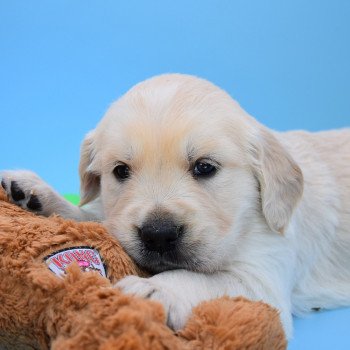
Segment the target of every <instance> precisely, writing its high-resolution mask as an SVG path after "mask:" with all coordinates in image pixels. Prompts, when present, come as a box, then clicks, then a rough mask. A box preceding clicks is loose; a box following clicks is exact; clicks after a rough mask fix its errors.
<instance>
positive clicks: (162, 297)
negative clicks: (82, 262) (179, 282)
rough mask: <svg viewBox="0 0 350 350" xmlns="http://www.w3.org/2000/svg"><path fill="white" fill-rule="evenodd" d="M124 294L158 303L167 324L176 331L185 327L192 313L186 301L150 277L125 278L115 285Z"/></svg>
mask: <svg viewBox="0 0 350 350" xmlns="http://www.w3.org/2000/svg"><path fill="white" fill-rule="evenodd" d="M115 286H116V287H117V288H120V289H121V290H122V291H123V292H124V293H128V294H133V295H135V296H138V297H141V298H145V299H151V300H154V301H158V302H160V303H161V304H162V305H163V307H164V309H165V312H166V315H167V324H168V326H169V327H170V328H172V329H173V330H175V331H177V330H179V329H181V328H183V327H184V326H185V323H186V322H187V319H188V317H189V315H190V313H191V311H192V306H191V304H190V303H189V301H187V300H183V299H182V298H180V297H179V296H178V295H177V294H176V292H175V291H174V290H172V289H171V288H170V287H169V286H166V285H164V284H163V283H162V282H160V281H159V280H157V279H154V278H152V277H150V278H142V277H138V276H127V277H125V278H123V279H122V280H120V281H119V282H118V283H117V284H116V285H115Z"/></svg>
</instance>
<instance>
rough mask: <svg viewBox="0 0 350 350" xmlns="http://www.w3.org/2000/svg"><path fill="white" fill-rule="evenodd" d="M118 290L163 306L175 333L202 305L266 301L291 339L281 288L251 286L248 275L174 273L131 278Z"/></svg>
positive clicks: (287, 305) (123, 282) (256, 284)
mask: <svg viewBox="0 0 350 350" xmlns="http://www.w3.org/2000/svg"><path fill="white" fill-rule="evenodd" d="M251 284H252V285H251ZM116 287H118V288H121V289H122V290H123V291H124V292H126V293H130V294H134V295H137V296H140V297H142V298H149V299H152V300H156V301H159V302H160V303H162V304H163V306H164V308H165V311H166V313H167V318H168V325H169V326H170V327H171V328H173V329H174V330H178V329H181V328H183V327H184V325H185V323H186V321H187V320H188V317H189V315H190V314H191V312H192V308H193V307H194V306H196V305H198V304H199V303H200V302H202V301H205V300H211V299H214V298H218V297H221V296H224V295H228V296H232V297H236V296H244V297H246V298H248V299H250V300H262V301H264V302H266V303H268V304H270V305H272V306H274V307H276V308H277V309H278V310H279V311H280V313H281V320H282V324H283V326H284V330H285V332H286V335H287V337H290V336H291V332H292V318H291V313H290V308H289V303H288V301H287V300H285V298H284V296H283V295H282V293H279V291H278V288H277V287H276V290H275V291H273V290H271V289H270V288H268V287H266V288H265V287H264V283H263V282H262V281H254V282H250V281H249V278H247V274H246V273H245V276H240V274H239V273H236V272H235V273H233V272H217V273H212V274H204V273H197V272H192V271H187V270H172V271H165V272H162V273H160V274H158V275H155V276H152V277H150V278H141V277H137V276H128V277H125V278H124V279H122V280H121V281H119V282H118V283H117V284H116Z"/></svg>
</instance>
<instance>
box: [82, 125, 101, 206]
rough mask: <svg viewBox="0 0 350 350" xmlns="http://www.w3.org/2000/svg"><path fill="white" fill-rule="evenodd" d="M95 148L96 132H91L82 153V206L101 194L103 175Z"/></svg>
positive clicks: (86, 138) (83, 145) (84, 143)
mask: <svg viewBox="0 0 350 350" xmlns="http://www.w3.org/2000/svg"><path fill="white" fill-rule="evenodd" d="M96 153H97V152H96V147H95V132H94V131H90V132H89V133H88V134H87V135H86V137H85V139H84V141H83V143H82V145H81V151H80V164H79V175H80V204H79V205H80V206H82V205H84V204H87V203H89V202H91V201H92V200H94V199H95V198H96V197H97V196H98V195H99V193H100V179H101V175H100V173H99V171H98V170H97V169H98V167H97V166H96V164H97V154H96Z"/></svg>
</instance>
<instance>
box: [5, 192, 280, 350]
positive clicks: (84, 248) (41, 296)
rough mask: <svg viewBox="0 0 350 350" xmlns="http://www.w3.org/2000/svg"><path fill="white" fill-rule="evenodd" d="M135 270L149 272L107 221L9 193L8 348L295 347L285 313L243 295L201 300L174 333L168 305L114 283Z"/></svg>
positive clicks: (6, 345)
mask: <svg viewBox="0 0 350 350" xmlns="http://www.w3.org/2000/svg"><path fill="white" fill-rule="evenodd" d="M129 274H143V272H142V271H140V270H139V269H138V268H137V266H135V264H134V263H133V262H132V260H131V259H130V258H129V257H128V256H127V255H126V253H125V252H124V251H123V250H122V248H121V247H120V245H119V243H118V242H117V241H116V240H115V239H114V238H113V237H111V236H109V235H108V233H107V231H106V230H105V229H104V227H103V226H102V225H100V224H97V223H77V222H73V221H67V220H63V219H61V218H59V217H50V218H45V217H40V216H36V215H34V214H31V213H29V212H27V211H24V210H22V209H20V208H19V207H16V206H14V205H12V204H10V203H8V202H7V199H6V197H5V195H4V193H3V192H1V193H0V349H49V348H51V349H64V350H67V349H74V350H79V349H84V350H89V349H101V350H108V349H152V350H157V349H170V350H172V349H245V350H248V349H266V350H274V349H277V350H280V349H285V348H286V339H285V335H284V332H283V329H282V326H281V323H280V319H279V315H278V312H277V311H276V310H274V309H273V308H271V307H270V306H268V305H266V304H264V303H262V302H252V301H248V300H246V299H243V298H235V299H233V298H229V297H224V298H220V299H216V300H212V301H208V302H205V303H202V304H201V305H199V306H198V307H196V308H195V309H194V310H193V315H192V317H191V319H190V320H189V321H188V323H187V324H186V326H185V328H184V329H183V330H181V331H180V332H178V333H177V334H175V333H174V332H173V331H172V330H171V329H169V328H168V327H167V326H166V322H165V321H166V317H165V314H164V310H163V308H162V306H161V305H160V304H158V303H156V302H153V301H150V300H143V299H139V298H136V297H133V296H130V295H125V294H123V293H122V292H121V291H119V290H118V289H116V288H113V287H112V285H113V284H114V283H115V282H116V281H117V280H118V279H120V278H122V277H123V276H125V275H129ZM105 276H106V277H105Z"/></svg>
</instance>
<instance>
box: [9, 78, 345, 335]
mask: <svg viewBox="0 0 350 350" xmlns="http://www.w3.org/2000/svg"><path fill="white" fill-rule="evenodd" d="M201 158H205V159H207V158H210V159H212V160H215V162H216V163H217V164H219V169H218V172H217V173H216V175H215V176H213V177H212V178H210V179H204V180H198V179H194V178H193V176H192V174H191V171H189V169H190V168H191V162H193V161H195V160H197V159H201ZM120 162H123V163H125V164H128V165H129V166H130V169H131V171H132V176H131V177H130V178H129V179H127V180H126V181H124V182H118V181H117V180H116V178H115V176H114V175H113V169H114V167H115V166H116V165H117V164H119V163H120ZM80 176H81V197H82V204H83V206H82V208H81V209H72V207H70V206H69V204H68V203H67V202H65V201H64V200H63V199H62V198H61V197H59V196H58V195H57V194H55V193H54V192H53V191H52V190H51V189H50V188H48V187H47V185H45V184H44V183H40V181H39V183H37V182H35V186H36V187H35V192H36V193H37V194H38V196H39V198H40V200H41V201H42V202H43V203H44V208H45V203H47V204H46V208H49V209H47V210H46V212H45V214H47V215H48V214H51V213H52V212H56V213H58V214H62V215H64V216H65V217H73V218H75V219H88V218H90V219H95V218H97V217H99V218H101V219H104V220H105V224H106V225H107V227H108V228H109V230H110V232H111V233H112V234H114V235H115V236H116V237H117V238H118V239H119V240H120V242H121V243H122V245H123V246H124V248H125V249H126V250H127V251H128V253H129V254H130V255H131V256H132V257H133V258H134V259H135V260H136V261H137V262H139V263H140V264H143V262H144V257H143V256H142V254H143V251H142V249H141V248H140V239H139V236H138V235H137V232H136V230H135V227H137V226H140V225H142V222H143V221H144V220H145V218H146V217H147V215H148V214H149V213H150V212H151V211H152V210H154V209H155V208H161V209H164V210H166V211H168V212H170V213H172V215H173V216H174V217H176V218H177V220H180V221H181V222H182V223H183V224H184V225H185V226H186V228H187V229H186V232H185V235H184V238H183V240H184V243H185V245H184V247H185V248H184V251H183V256H184V259H183V260H182V261H180V262H179V265H178V266H174V267H180V269H175V270H169V271H164V272H161V273H159V274H157V275H155V276H153V277H151V278H140V277H135V276H130V277H127V278H125V279H124V280H122V281H121V282H119V283H118V285H117V286H118V287H120V288H122V289H124V291H126V292H130V293H135V294H137V295H140V296H142V297H148V298H152V299H155V300H159V301H160V302H161V303H163V305H164V306H165V307H166V310H167V312H168V322H169V324H170V325H171V326H172V327H173V328H175V329H177V328H180V327H182V326H183V325H184V323H185V321H186V319H187V316H188V315H189V313H190V312H191V308H192V307H193V306H195V305H197V304H198V303H199V302H200V301H202V300H208V299H212V298H215V297H218V296H221V295H224V294H228V295H231V296H236V295H244V296H246V297H248V298H251V299H254V300H264V301H266V302H268V303H270V304H271V305H273V306H275V307H277V308H278V309H279V310H280V312H281V318H282V322H283V325H284V329H285V331H286V334H287V336H288V337H291V335H292V317H291V315H292V313H294V314H304V313H305V312H309V311H311V310H312V308H333V307H338V306H344V305H350V130H349V129H344V130H339V131H328V132H320V133H314V134H313V133H308V132H304V131H295V132H287V133H278V132H275V131H272V130H269V129H267V128H266V127H264V126H263V125H261V124H259V123H258V122H257V121H256V120H255V119H253V118H252V117H251V116H249V115H248V114H247V113H246V112H245V111H244V110H243V109H242V108H241V107H240V106H239V105H238V104H237V103H236V102H235V101H234V100H233V99H232V98H231V97H230V96H228V95H227V94H226V93H225V92H224V91H222V90H220V89H219V88H217V87H216V86H214V85H212V84H211V83H209V82H207V81H204V80H201V79H198V78H195V77H191V76H186V75H177V74H172V75H163V76H159V77H155V78H152V79H150V80H147V81H145V82H142V83H140V84H138V85H136V86H135V87H134V88H133V89H131V90H130V91H129V92H128V93H127V94H126V95H124V96H123V97H121V98H120V99H119V100H118V101H116V102H115V103H114V104H113V105H112V106H111V107H110V109H109V110H108V112H107V113H106V116H105V117H104V118H103V119H102V121H101V122H100V124H99V125H98V126H97V128H96V129H95V130H94V131H92V132H91V133H89V134H88V136H87V138H86V140H85V141H84V143H83V146H82V153H81V163H80ZM3 178H4V179H5V180H6V181H10V180H11V179H15V180H16V181H17V182H18V183H19V184H20V185H21V186H22V187H24V189H25V192H26V194H27V193H29V192H30V190H31V188H30V183H31V179H34V175H31V174H30V173H23V172H22V173H21V172H4V173H3ZM35 179H37V178H35ZM33 181H34V180H33ZM36 181H37V180H36ZM8 183H9V182H8ZM40 186H41V187H40ZM70 211H71V214H69V212H70Z"/></svg>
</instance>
